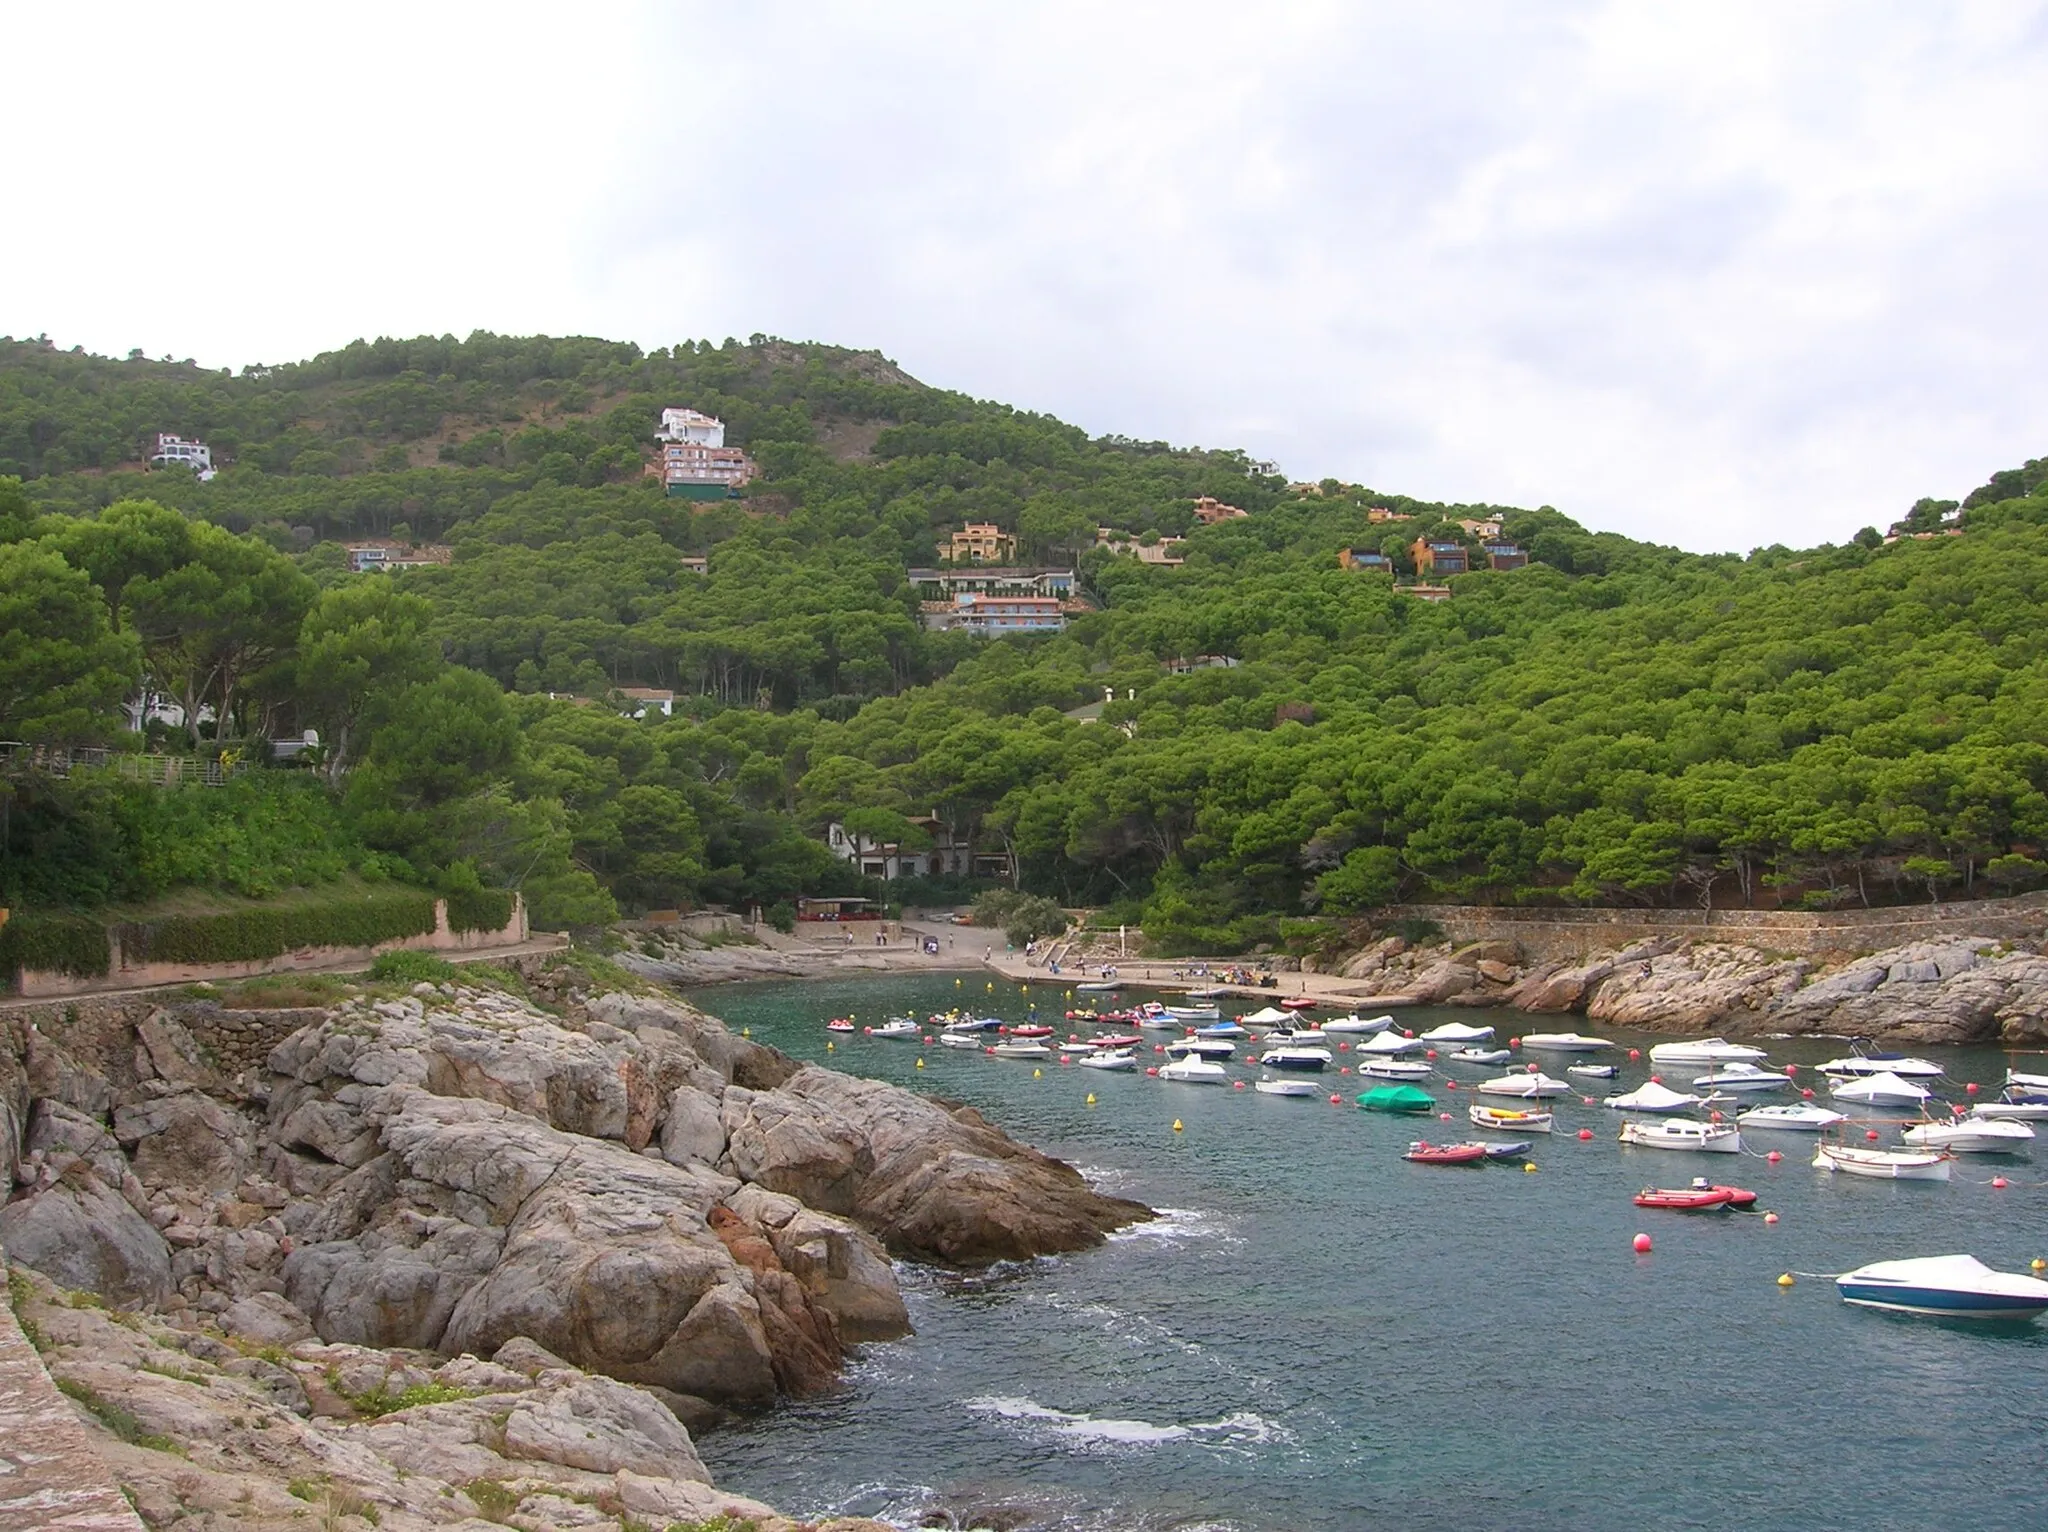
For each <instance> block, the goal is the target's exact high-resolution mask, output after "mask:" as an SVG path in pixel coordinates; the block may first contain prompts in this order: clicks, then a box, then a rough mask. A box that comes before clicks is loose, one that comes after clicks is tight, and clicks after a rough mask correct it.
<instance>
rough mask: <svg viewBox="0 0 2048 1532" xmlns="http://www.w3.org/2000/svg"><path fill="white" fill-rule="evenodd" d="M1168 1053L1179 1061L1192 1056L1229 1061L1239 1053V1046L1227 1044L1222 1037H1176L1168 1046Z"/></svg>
mask: <svg viewBox="0 0 2048 1532" xmlns="http://www.w3.org/2000/svg"><path fill="white" fill-rule="evenodd" d="M1166 1051H1167V1052H1168V1053H1170V1054H1172V1055H1173V1056H1174V1057H1175V1058H1177V1059H1184V1058H1188V1057H1190V1056H1192V1057H1194V1058H1203V1059H1227V1058H1229V1057H1230V1056H1231V1055H1232V1054H1233V1053H1235V1052H1237V1044H1235V1043H1231V1042H1226V1041H1225V1040H1224V1039H1222V1038H1220V1037H1176V1038H1175V1039H1174V1040H1173V1041H1172V1042H1170V1043H1168V1044H1167V1045H1166Z"/></svg>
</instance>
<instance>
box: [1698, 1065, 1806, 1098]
mask: <svg viewBox="0 0 2048 1532" xmlns="http://www.w3.org/2000/svg"><path fill="white" fill-rule="evenodd" d="M1692 1083H1693V1086H1694V1087H1695V1088H1696V1089H1699V1090H1707V1091H1717V1090H1725V1091H1739V1092H1741V1093H1742V1094H1744V1095H1750V1094H1754V1093H1755V1092H1758V1091H1767V1090H1783V1089H1784V1088H1785V1087H1786V1086H1788V1085H1790V1084H1791V1083H1792V1078H1791V1076H1790V1075H1782V1074H1779V1073H1778V1072H1777V1071H1776V1070H1775V1069H1759V1068H1757V1067H1756V1065H1754V1064H1741V1063H1736V1064H1725V1065H1723V1066H1722V1067H1721V1068H1719V1069H1717V1070H1715V1071H1714V1072H1713V1073H1712V1074H1707V1075H1700V1076H1698V1077H1696V1078H1695V1079H1694V1080H1693V1082H1692Z"/></svg>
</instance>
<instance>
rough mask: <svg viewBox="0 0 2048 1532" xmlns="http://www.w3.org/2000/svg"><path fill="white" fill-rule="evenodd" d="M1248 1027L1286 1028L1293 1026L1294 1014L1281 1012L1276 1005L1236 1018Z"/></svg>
mask: <svg viewBox="0 0 2048 1532" xmlns="http://www.w3.org/2000/svg"><path fill="white" fill-rule="evenodd" d="M1237 1019H1238V1020H1239V1021H1241V1022H1243V1023H1244V1024H1245V1025H1246V1026H1248V1027H1287V1026H1292V1025H1293V1024H1294V1012H1292V1011H1283V1010H1281V1009H1280V1007H1279V1006H1277V1005H1269V1006H1265V1007H1263V1008H1262V1009H1260V1010H1256V1011H1253V1012H1252V1013H1251V1015H1249V1016H1240V1017H1238V1018H1237Z"/></svg>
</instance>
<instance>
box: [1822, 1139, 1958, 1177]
mask: <svg viewBox="0 0 2048 1532" xmlns="http://www.w3.org/2000/svg"><path fill="white" fill-rule="evenodd" d="M1952 1158H1953V1157H1952V1156H1951V1155H1949V1154H1947V1153H1945V1152H1943V1151H1941V1150H1938V1149H1858V1148H1855V1147H1854V1146H1852V1145H1849V1144H1830V1143H1827V1142H1825V1141H1823V1142H1821V1143H1818V1144H1815V1145H1814V1146H1813V1166H1814V1169H1816V1170H1827V1171H1839V1172H1840V1173H1841V1174H1843V1175H1848V1176H1866V1177H1868V1178H1869V1179H1871V1180H1873V1181H1946V1180H1947V1179H1948V1168H1949V1164H1950V1161H1951V1159H1952Z"/></svg>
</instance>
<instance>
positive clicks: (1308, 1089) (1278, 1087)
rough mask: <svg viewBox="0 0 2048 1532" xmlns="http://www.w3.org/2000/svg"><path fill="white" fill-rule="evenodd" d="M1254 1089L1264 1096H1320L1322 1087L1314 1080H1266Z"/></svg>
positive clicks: (1257, 1084) (1253, 1087) (1259, 1082)
mask: <svg viewBox="0 0 2048 1532" xmlns="http://www.w3.org/2000/svg"><path fill="white" fill-rule="evenodd" d="M1252 1089H1253V1090H1255V1091H1257V1092H1258V1093H1259V1094H1260V1095H1262V1096H1320V1095H1322V1093H1323V1088H1322V1086H1320V1085H1318V1084H1316V1082H1315V1081H1313V1080H1274V1079H1264V1080H1259V1081H1257V1082H1256V1083H1254V1084H1253V1086H1252Z"/></svg>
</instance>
